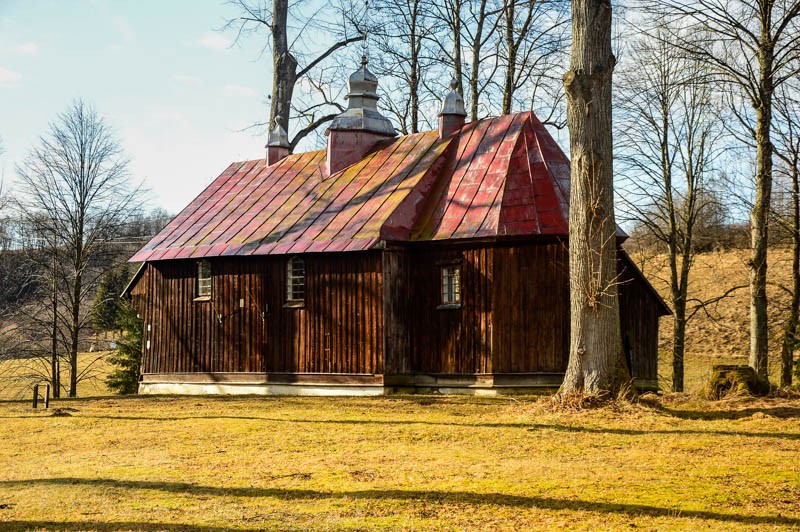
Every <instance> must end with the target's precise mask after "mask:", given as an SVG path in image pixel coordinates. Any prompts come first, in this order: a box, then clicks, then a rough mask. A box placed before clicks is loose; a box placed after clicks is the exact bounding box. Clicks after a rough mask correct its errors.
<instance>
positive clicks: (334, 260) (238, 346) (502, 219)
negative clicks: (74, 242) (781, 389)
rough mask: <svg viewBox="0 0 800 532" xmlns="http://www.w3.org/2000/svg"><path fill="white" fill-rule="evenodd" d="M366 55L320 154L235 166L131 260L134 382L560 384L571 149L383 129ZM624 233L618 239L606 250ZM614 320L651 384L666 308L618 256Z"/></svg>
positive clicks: (275, 386) (228, 386) (279, 139)
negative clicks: (138, 348)
mask: <svg viewBox="0 0 800 532" xmlns="http://www.w3.org/2000/svg"><path fill="white" fill-rule="evenodd" d="M377 87H378V80H377V79H376V78H375V76H374V75H373V74H372V73H371V72H370V71H369V70H368V68H367V63H366V61H362V65H361V68H359V69H358V70H357V71H356V72H355V73H353V74H352V76H351V77H350V87H349V88H350V91H349V94H348V96H347V99H348V108H347V110H346V111H345V112H344V113H342V114H341V115H339V116H338V117H337V118H336V119H335V120H334V121H333V122H332V124H331V126H330V128H329V129H328V131H327V149H325V150H320V151H313V152H308V153H296V154H289V148H288V146H289V144H288V142H287V136H286V133H285V131H284V130H283V129H282V128H281V127H280V125H277V121H276V126H275V129H274V130H273V131H272V132H271V133H270V138H269V143H268V145H267V156H266V158H262V159H257V160H253V161H245V162H237V163H233V164H231V165H230V166H229V167H228V168H227V169H226V170H225V171H224V172H223V173H222V175H220V176H219V177H218V178H217V179H216V180H215V181H213V182H212V183H211V184H210V185H209V186H208V188H206V190H204V191H203V192H202V193H201V194H200V195H199V196H198V197H197V198H196V199H195V200H194V201H192V202H191V204H189V206H188V207H186V208H185V209H184V210H183V211H182V212H181V213H180V214H178V216H177V217H176V218H175V219H173V220H172V221H171V222H170V223H169V224H168V225H167V226H166V228H164V230H163V231H161V233H159V234H158V235H157V236H155V237H154V238H153V239H152V240H151V241H150V242H149V243H148V244H147V245H146V246H145V247H144V248H142V249H141V250H140V251H139V252H138V253H136V254H135V255H134V256H133V257H132V258H131V261H132V262H141V263H143V264H142V267H141V268H140V269H139V271H138V273H137V274H136V276H135V277H134V279H133V280H132V281H131V283H130V285H129V286H128V288H127V289H126V295H128V296H129V297H131V298H132V301H133V304H134V306H135V308H136V309H137V311H138V312H139V314H140V316H141V317H142V319H143V320H144V330H145V333H144V345H143V361H142V375H141V383H140V392H141V393H187V394H198V393H257V394H297V395H377V394H384V393H390V392H396V391H425V392H441V393H496V392H498V391H509V392H511V391H530V390H531V389H534V388H541V387H556V386H558V385H559V384H560V382H561V379H562V378H563V373H564V370H565V368H566V365H567V357H568V345H569V323H570V321H569V272H568V252H567V235H568V226H567V223H568V219H569V215H568V211H569V193H570V189H569V177H570V167H569V160H568V159H567V158H566V156H565V155H564V153H563V152H562V151H561V150H560V149H559V147H558V145H557V144H556V143H555V141H554V140H553V138H552V137H551V136H550V135H549V134H548V132H547V130H546V129H545V128H544V126H543V125H542V124H541V123H540V122H539V120H537V118H536V116H534V114H533V113H532V112H524V113H518V114H511V115H506V116H500V117H495V118H487V119H484V120H480V121H477V122H471V123H466V124H465V116H466V113H465V111H464V102H463V99H462V97H461V95H460V94H458V93H457V92H456V91H455V89H453V90H452V92H450V93H449V94H448V95H447V97H446V98H445V100H444V102H443V105H442V110H441V113H440V115H439V129H438V131H429V132H424V133H417V134H412V135H406V136H399V137H398V136H396V134H395V131H394V128H393V127H392V125H391V123H390V122H389V120H388V119H386V118H385V117H384V116H382V115H381V114H380V113H379V112H378V109H377V102H378V95H377V93H376V91H377ZM624 238H625V235H624V233H622V232H621V231H620V233H619V238H618V241H619V242H621V241H622V240H623V239H624ZM619 272H620V280H621V284H620V285H619V291H620V306H621V328H622V336H623V341H624V346H625V351H626V356H627V359H628V363H629V365H630V369H631V373H632V375H633V377H634V379H635V383H636V385H637V386H638V387H640V388H655V387H657V376H658V357H657V355H658V352H657V343H658V319H659V317H660V316H662V315H665V314H668V313H669V309H668V308H667V307H666V306H665V304H664V302H663V301H662V300H661V299H660V298H659V296H658V294H657V293H656V292H655V290H653V288H652V286H650V284H649V283H648V282H647V280H646V279H645V278H644V277H643V276H642V274H641V272H639V270H638V269H637V268H636V267H635V266H634V264H633V263H632V262H631V260H630V259H629V258H628V256H627V255H626V254H625V252H624V251H623V250H622V249H620V250H619Z"/></svg>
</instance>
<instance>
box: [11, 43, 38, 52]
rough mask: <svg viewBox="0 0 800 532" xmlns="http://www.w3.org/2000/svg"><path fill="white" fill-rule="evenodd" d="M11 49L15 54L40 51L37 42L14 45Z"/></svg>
mask: <svg viewBox="0 0 800 532" xmlns="http://www.w3.org/2000/svg"><path fill="white" fill-rule="evenodd" d="M9 51H10V52H12V53H15V54H26V55H33V54H35V53H37V52H38V51H39V47H38V46H37V45H36V43H35V42H26V43H23V44H19V45H17V46H12V47H11V48H9Z"/></svg>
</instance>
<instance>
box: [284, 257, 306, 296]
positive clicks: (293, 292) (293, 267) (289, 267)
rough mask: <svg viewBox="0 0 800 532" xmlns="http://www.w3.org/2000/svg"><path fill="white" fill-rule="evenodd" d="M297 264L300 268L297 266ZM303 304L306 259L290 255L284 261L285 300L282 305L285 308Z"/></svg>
mask: <svg viewBox="0 0 800 532" xmlns="http://www.w3.org/2000/svg"><path fill="white" fill-rule="evenodd" d="M298 264H299V265H300V268H298V267H297V266H298ZM298 270H299V273H298ZM298 281H299V282H298ZM298 296H300V297H298ZM305 305H306V261H305V259H303V257H292V258H290V259H289V260H287V261H286V302H285V303H284V305H283V306H284V307H286V308H303V307H305Z"/></svg>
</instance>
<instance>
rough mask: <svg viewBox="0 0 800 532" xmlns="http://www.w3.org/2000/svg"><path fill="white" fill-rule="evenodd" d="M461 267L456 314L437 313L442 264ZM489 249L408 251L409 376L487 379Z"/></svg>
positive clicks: (489, 368)
mask: <svg viewBox="0 0 800 532" xmlns="http://www.w3.org/2000/svg"><path fill="white" fill-rule="evenodd" d="M452 261H458V264H460V266H461V308H455V309H439V308H437V307H438V306H439V304H440V302H441V279H440V275H441V273H440V268H441V266H442V263H446V262H452ZM492 264H493V249H492V248H489V247H482V248H475V249H464V250H458V249H451V250H442V251H411V252H410V254H409V281H410V286H409V287H408V288H407V290H406V291H405V293H403V292H400V294H399V295H401V297H407V298H409V303H408V305H407V315H406V316H405V319H406V320H408V323H409V326H408V329H409V331H408V334H409V337H410V341H409V346H408V347H409V362H408V368H409V372H411V373H462V374H463V373H490V372H491V371H492V356H491V326H492V325H491V324H492V286H493V282H492V279H493V275H494V272H493V268H492Z"/></svg>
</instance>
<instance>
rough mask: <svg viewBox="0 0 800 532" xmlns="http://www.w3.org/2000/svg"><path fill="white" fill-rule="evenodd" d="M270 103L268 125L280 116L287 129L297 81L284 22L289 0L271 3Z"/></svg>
mask: <svg viewBox="0 0 800 532" xmlns="http://www.w3.org/2000/svg"><path fill="white" fill-rule="evenodd" d="M272 10H273V11H272V105H271V106H270V111H269V112H270V114H269V123H270V127H272V124H274V123H275V117H276V116H280V117H281V125H282V126H283V128H284V129H285V130H286V131H289V115H290V114H291V106H292V93H293V92H294V84H295V82H296V81H297V60H296V59H295V58H294V56H293V55H292V54H291V51H290V50H289V39H288V36H287V33H286V22H287V17H288V13H289V0H273V3H272Z"/></svg>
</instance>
